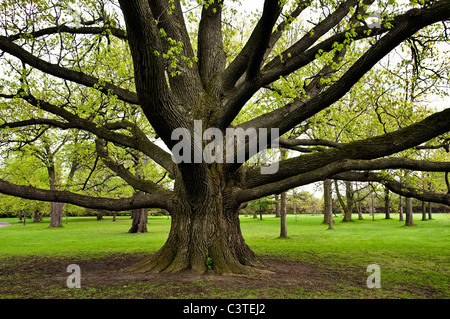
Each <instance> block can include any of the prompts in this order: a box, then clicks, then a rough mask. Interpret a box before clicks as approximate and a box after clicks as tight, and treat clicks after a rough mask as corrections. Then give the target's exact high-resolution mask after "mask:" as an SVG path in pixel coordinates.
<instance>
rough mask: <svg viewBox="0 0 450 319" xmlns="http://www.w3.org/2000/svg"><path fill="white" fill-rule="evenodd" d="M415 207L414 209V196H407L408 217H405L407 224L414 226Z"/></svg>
mask: <svg viewBox="0 0 450 319" xmlns="http://www.w3.org/2000/svg"><path fill="white" fill-rule="evenodd" d="M413 225H414V220H413V209H412V198H411V197H406V218H405V226H413Z"/></svg>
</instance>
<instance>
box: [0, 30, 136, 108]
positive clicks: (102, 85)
mask: <svg viewBox="0 0 450 319" xmlns="http://www.w3.org/2000/svg"><path fill="white" fill-rule="evenodd" d="M0 50H2V51H4V52H7V53H9V54H11V55H12V56H15V57H16V58H18V59H20V60H21V61H22V62H23V63H26V64H28V65H30V66H32V67H34V68H36V69H38V70H40V71H42V72H44V73H47V74H50V75H53V76H56V77H58V78H61V79H64V80H68V81H72V82H75V83H78V84H81V85H84V86H86V87H90V88H95V89H97V90H99V91H100V92H102V93H104V94H114V95H116V96H117V97H118V99H120V100H122V101H124V102H128V103H131V104H139V100H138V98H137V95H136V93H134V92H131V91H129V90H126V89H123V88H120V87H118V86H116V85H114V84H112V83H110V82H106V81H100V79H98V78H96V77H94V76H92V75H89V74H86V73H83V72H80V71H74V70H70V69H68V68H65V67H62V66H59V65H57V64H52V63H49V62H47V61H44V60H42V59H40V58H38V57H36V56H34V55H33V54H31V53H30V52H28V51H27V50H25V49H23V48H22V47H20V46H19V45H17V44H15V43H14V42H13V41H11V40H10V39H8V38H7V37H4V36H0Z"/></svg>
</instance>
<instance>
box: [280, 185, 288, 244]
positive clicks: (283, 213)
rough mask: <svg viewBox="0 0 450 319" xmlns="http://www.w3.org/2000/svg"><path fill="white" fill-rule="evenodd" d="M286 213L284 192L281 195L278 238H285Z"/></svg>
mask: <svg viewBox="0 0 450 319" xmlns="http://www.w3.org/2000/svg"><path fill="white" fill-rule="evenodd" d="M286 213H287V196H286V192H282V193H281V210H280V217H281V220H280V222H281V230H280V238H287V237H288V235H287V222H286Z"/></svg>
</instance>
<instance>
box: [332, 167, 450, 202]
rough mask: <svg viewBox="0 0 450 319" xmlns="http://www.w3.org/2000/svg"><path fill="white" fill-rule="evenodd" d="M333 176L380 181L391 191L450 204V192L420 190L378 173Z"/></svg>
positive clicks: (350, 173) (342, 178)
mask: <svg viewBox="0 0 450 319" xmlns="http://www.w3.org/2000/svg"><path fill="white" fill-rule="evenodd" d="M331 178H333V179H338V180H346V181H358V182H378V183H380V184H383V185H384V186H385V187H386V188H388V189H389V190H390V191H392V192H394V193H396V194H399V195H402V196H405V197H413V198H416V199H418V200H421V201H425V202H433V203H439V204H445V205H450V193H445V194H444V193H434V192H430V191H427V190H422V189H420V190H419V189H416V188H413V187H409V186H407V185H406V184H405V183H402V182H399V181H396V180H394V179H390V178H387V177H384V176H382V175H380V174H377V173H361V172H345V173H339V174H336V175H334V176H332V177H331Z"/></svg>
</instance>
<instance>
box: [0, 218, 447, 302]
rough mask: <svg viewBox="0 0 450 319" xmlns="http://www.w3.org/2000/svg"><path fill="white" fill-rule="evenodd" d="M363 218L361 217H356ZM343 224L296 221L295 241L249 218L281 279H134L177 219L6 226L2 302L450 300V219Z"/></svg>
mask: <svg viewBox="0 0 450 319" xmlns="http://www.w3.org/2000/svg"><path fill="white" fill-rule="evenodd" d="M354 218H355V219H357V216H354ZM364 218H365V219H364V220H354V221H352V222H341V221H340V218H337V222H336V223H335V225H334V229H333V230H327V226H326V225H323V224H321V221H322V216H320V215H297V216H293V215H288V235H289V238H287V239H279V238H277V237H278V234H279V222H280V221H279V219H278V218H275V217H274V216H273V215H263V219H262V220H260V219H259V218H258V219H254V218H252V217H251V216H242V217H241V225H242V231H243V234H244V237H245V239H246V242H247V243H248V245H249V246H250V247H251V248H252V249H253V250H254V251H255V252H256V253H257V254H258V255H259V256H260V257H261V262H262V263H263V264H264V265H265V268H266V269H268V270H271V271H272V272H273V274H272V275H265V276H257V277H248V276H246V277H243V276H217V275H213V274H206V275H191V274H187V273H181V274H153V273H144V274H134V273H128V272H123V271H121V270H122V269H124V268H126V267H128V266H130V265H132V264H134V263H136V262H138V261H140V260H142V259H143V258H145V257H146V256H149V255H151V254H152V253H155V252H156V251H157V250H158V249H159V248H160V247H161V246H162V245H163V244H164V241H165V240H166V238H167V235H168V231H169V228H170V220H169V219H168V218H167V217H161V216H160V217H155V216H150V217H149V224H148V229H149V232H148V233H145V234H128V233H127V230H128V229H129V227H130V225H131V220H130V217H129V216H120V217H117V220H116V221H115V222H113V221H112V217H105V218H103V220H96V218H95V217H69V218H68V219H65V220H64V224H63V227H60V228H53V229H49V228H48V223H49V220H48V218H44V219H43V220H42V221H41V222H39V223H33V222H31V221H28V222H27V223H26V225H25V226H24V225H22V224H20V223H18V222H17V218H3V219H0V222H9V223H12V224H13V225H12V226H8V227H2V228H0V299H42V298H52V299H86V298H89V299H104V298H118V299H128V298H152V299H162V298H164V299H168V298H177V299H203V298H208V299H209V298H221V299H225V298H234V299H236V298H237V299H245V298H251V299H260V298H270V299H275V298H282V299H337V298H346V299H349V298H350V299H374V298H377V299H378V298H388V299H399V298H400V299H410V298H414V299H448V298H449V297H450V293H449V287H450V285H449V284H450V265H449V256H450V254H449V252H450V249H449V248H450V246H449V230H450V216H449V215H448V214H434V215H433V219H432V220H427V221H421V220H420V218H421V215H419V214H417V215H415V216H414V220H415V224H416V225H415V226H409V227H406V226H404V222H399V221H398V216H396V215H393V218H392V219H390V220H385V219H384V215H382V214H378V215H376V219H375V221H372V218H371V216H369V215H365V216H364ZM71 264H76V265H78V266H79V267H80V270H81V288H79V289H76V288H75V289H69V288H68V287H67V279H68V276H70V275H71V273H68V272H67V267H68V266H69V265H71ZM372 264H376V265H378V266H379V267H380V279H381V288H372V289H370V288H368V287H367V278H368V276H370V275H371V273H369V272H367V267H368V266H369V265H372Z"/></svg>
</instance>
